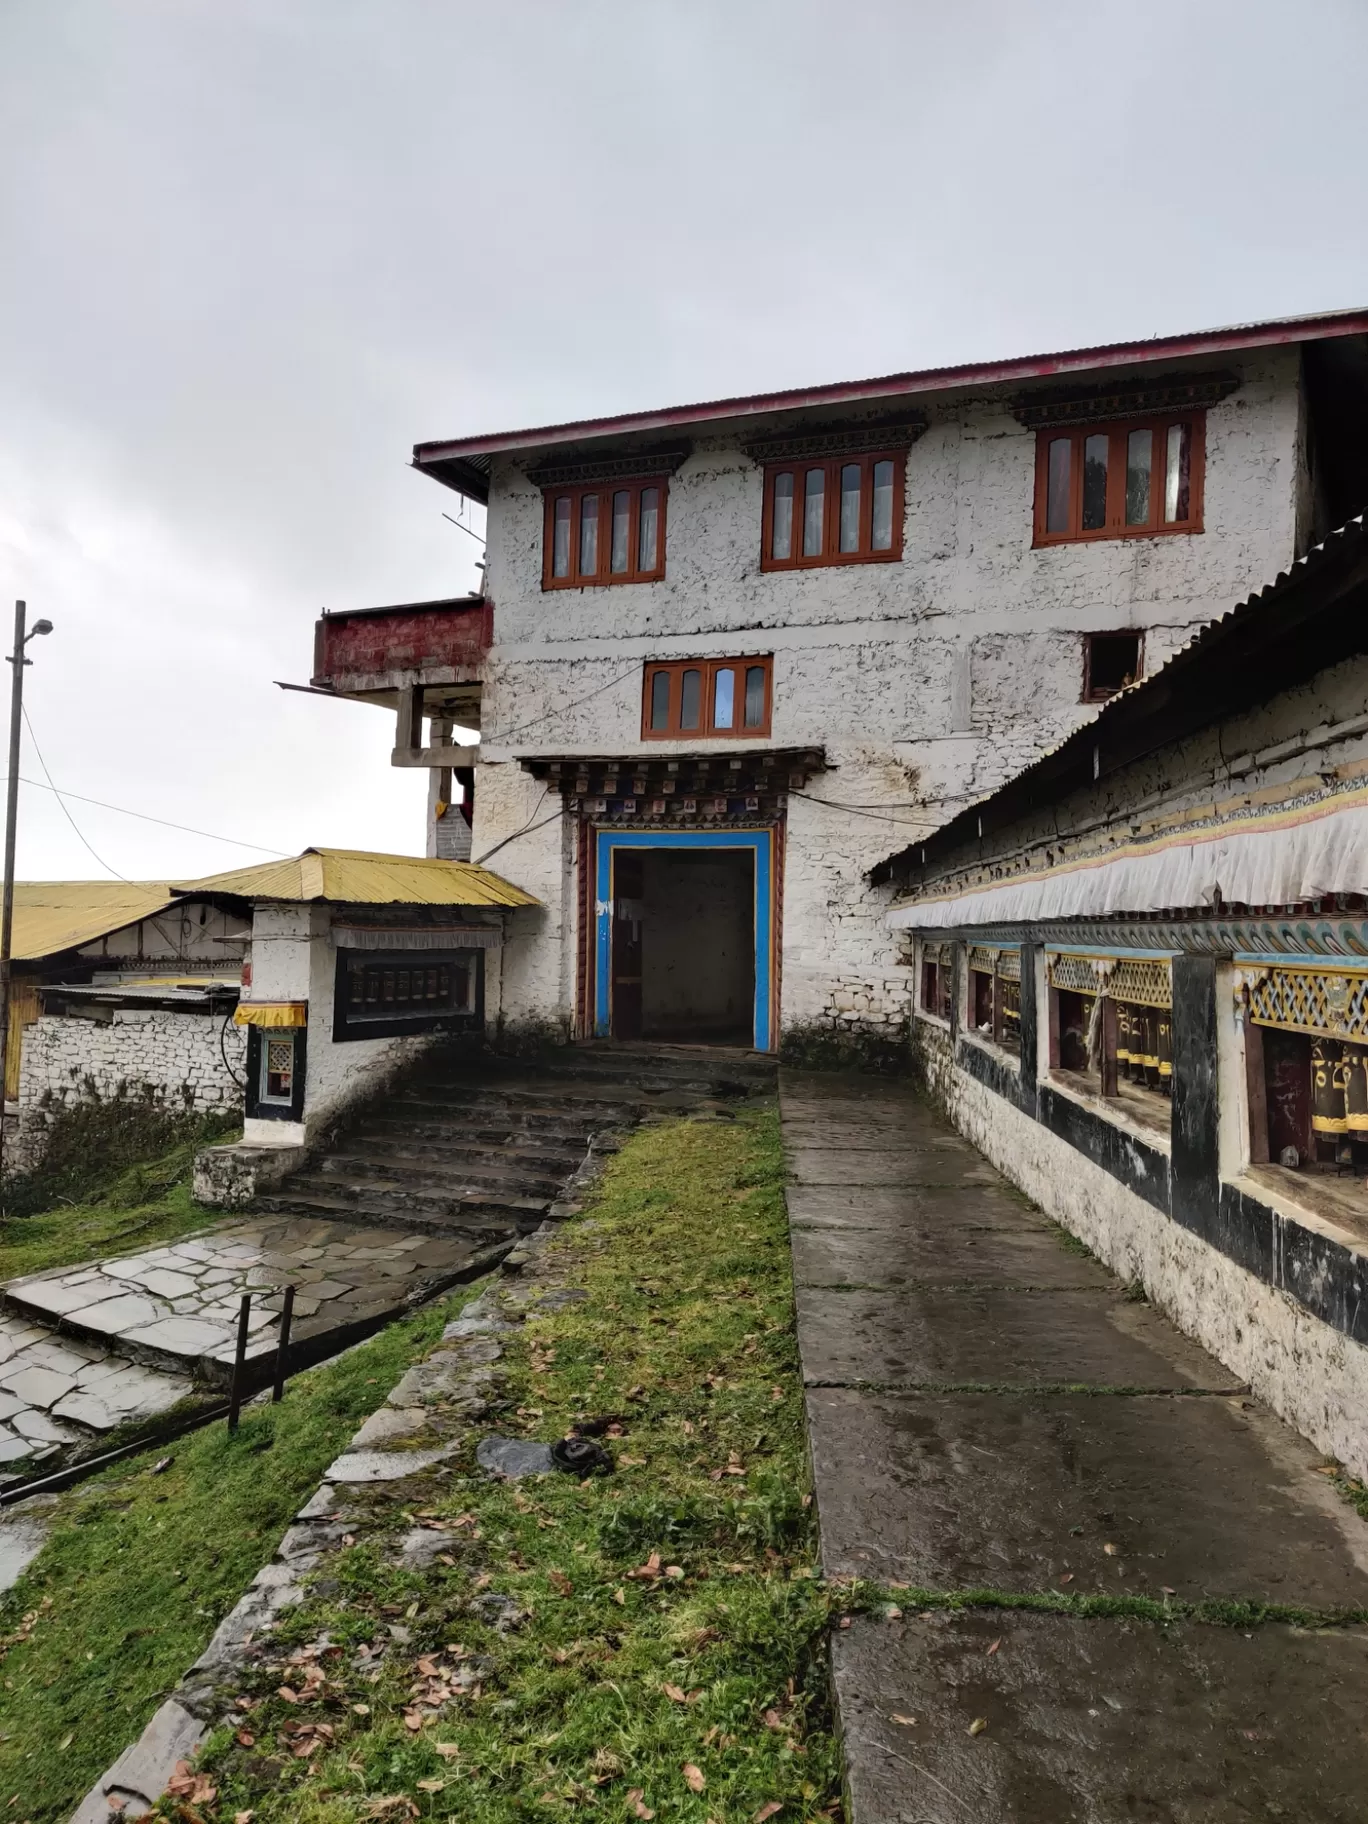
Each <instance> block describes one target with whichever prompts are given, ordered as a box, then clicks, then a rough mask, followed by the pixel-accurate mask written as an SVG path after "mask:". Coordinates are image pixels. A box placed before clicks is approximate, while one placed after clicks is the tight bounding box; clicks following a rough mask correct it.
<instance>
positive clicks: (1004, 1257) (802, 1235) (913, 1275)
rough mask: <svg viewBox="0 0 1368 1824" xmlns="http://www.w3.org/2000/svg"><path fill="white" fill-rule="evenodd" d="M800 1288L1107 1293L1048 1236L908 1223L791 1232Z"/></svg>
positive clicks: (1105, 1279) (1094, 1264)
mask: <svg viewBox="0 0 1368 1824" xmlns="http://www.w3.org/2000/svg"><path fill="white" fill-rule="evenodd" d="M791 1239H792V1244H793V1273H794V1278H795V1280H796V1282H797V1283H798V1284H799V1285H826V1286H829V1285H859V1286H900V1285H909V1284H913V1283H921V1284H934V1283H944V1284H963V1283H965V1282H968V1281H971V1280H986V1281H996V1282H998V1283H1002V1282H1007V1283H1010V1284H1012V1285H1021V1286H1050V1287H1054V1288H1060V1289H1062V1288H1066V1287H1073V1288H1076V1289H1082V1288H1087V1287H1108V1286H1112V1285H1114V1284H1115V1280H1114V1278H1113V1276H1112V1275H1111V1274H1110V1273H1109V1272H1108V1271H1107V1269H1106V1268H1105V1267H1104V1266H1102V1264H1101V1263H1100V1262H1099V1261H1096V1260H1090V1259H1089V1258H1088V1257H1087V1256H1086V1255H1083V1254H1075V1253H1073V1252H1071V1251H1070V1250H1069V1249H1066V1248H1062V1247H1060V1245H1059V1242H1058V1241H1057V1240H1056V1238H1055V1237H1054V1236H1053V1235H1052V1234H1051V1233H1050V1232H1049V1230H1048V1229H1007V1228H995V1229H967V1228H964V1227H961V1226H959V1225H956V1224H952V1223H950V1222H946V1221H939V1222H928V1221H927V1220H925V1218H911V1219H909V1220H908V1222H907V1223H906V1225H905V1226H900V1227H898V1228H895V1229H893V1230H891V1231H890V1230H887V1229H876V1230H870V1229H855V1228H845V1227H839V1228H838V1227H799V1226H797V1225H796V1224H795V1225H794V1227H793V1230H792V1237H791Z"/></svg>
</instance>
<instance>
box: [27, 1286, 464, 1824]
mask: <svg viewBox="0 0 1368 1824" xmlns="http://www.w3.org/2000/svg"><path fill="white" fill-rule="evenodd" d="M444 1315H445V1307H443V1308H442V1309H434V1310H432V1311H430V1312H425V1313H423V1314H422V1315H420V1316H418V1317H416V1318H413V1319H410V1320H407V1321H405V1322H404V1323H401V1324H397V1325H395V1326H394V1327H393V1328H392V1329H390V1330H387V1331H385V1332H383V1333H382V1334H381V1335H379V1336H377V1337H374V1338H373V1339H372V1340H371V1341H370V1342H368V1343H367V1344H365V1345H364V1347H362V1348H361V1349H358V1350H356V1351H355V1352H353V1353H352V1354H350V1355H347V1356H343V1357H342V1358H340V1359H339V1360H338V1361H336V1362H333V1363H331V1364H329V1365H327V1366H325V1367H320V1368H316V1369H313V1370H311V1371H310V1372H308V1373H307V1374H303V1375H300V1376H299V1377H298V1379H296V1380H294V1381H292V1382H291V1383H290V1386H289V1389H288V1391H287V1393H286V1397H285V1399H284V1400H283V1401H282V1403H281V1404H280V1405H279V1406H274V1407H272V1406H266V1407H250V1408H248V1410H247V1411H246V1412H245V1413H244V1415H243V1419H242V1425H241V1429H240V1430H239V1431H238V1433H237V1435H236V1437H230V1436H229V1435H228V1431H227V1427H226V1426H225V1425H223V1424H221V1423H220V1424H215V1425H213V1426H211V1427H209V1428H207V1429H206V1430H204V1431H200V1432H195V1433H193V1434H192V1435H190V1436H188V1437H185V1438H181V1439H179V1440H178V1441H176V1442H175V1443H173V1444H171V1445H169V1446H165V1447H163V1448H162V1449H154V1450H150V1451H148V1452H147V1453H146V1454H145V1455H143V1456H141V1457H138V1458H135V1459H133V1460H132V1462H131V1463H130V1464H128V1465H120V1466H119V1467H118V1468H116V1469H113V1470H110V1471H107V1472H106V1473H105V1475H103V1476H101V1477H99V1478H98V1479H96V1480H93V1481H91V1482H88V1483H85V1484H83V1485H82V1486H81V1487H79V1488H77V1489H76V1490H73V1491H72V1493H71V1494H70V1495H68V1496H67V1497H65V1498H64V1501H63V1504H62V1507H61V1508H60V1510H59V1511H58V1516H57V1519H56V1523H55V1525H54V1529H53V1532H52V1535H51V1537H50V1538H49V1540H48V1542H47V1544H46V1546H45V1547H44V1549H43V1551H42V1552H41V1553H40V1554H39V1556H38V1558H37V1559H35V1561H34V1563H33V1564H32V1565H31V1566H30V1567H29V1570H28V1572H27V1574H26V1575H25V1576H24V1577H23V1578H22V1579H21V1580H20V1582H19V1583H18V1584H17V1585H16V1586H15V1588H14V1589H13V1590H12V1591H10V1592H9V1594H8V1595H6V1596H4V1597H0V1817H4V1818H13V1819H15V1820H16V1821H19V1820H23V1819H30V1820H31V1821H32V1824H63V1821H64V1820H65V1819H66V1818H67V1817H69V1816H70V1814H71V1811H72V1810H73V1808H74V1807H75V1805H76V1804H77V1803H78V1802H79V1800H80V1799H81V1798H82V1797H83V1796H84V1795H85V1793H86V1792H87V1791H88V1790H89V1788H90V1787H91V1786H92V1785H93V1784H94V1782H95V1780H96V1779H97V1778H98V1776H99V1775H100V1773H102V1772H103V1770H104V1769H105V1768H106V1767H107V1766H108V1765H109V1763H110V1762H111V1761H112V1760H113V1759H114V1758H115V1756H116V1755H118V1754H119V1753H121V1752H122V1750H123V1749H124V1748H125V1747H127V1745H128V1743H129V1742H131V1741H133V1740H134V1739H135V1737H137V1736H138V1735H139V1734H140V1733H141V1731H142V1729H143V1727H144V1726H145V1724H146V1723H147V1721H148V1719H149V1717H150V1716H151V1715H152V1713H153V1711H154V1710H155V1709H156V1708H157V1706H158V1704H159V1703H160V1702H161V1701H162V1699H163V1698H164V1697H165V1696H166V1695H167V1694H168V1692H169V1691H170V1690H171V1688H172V1687H173V1686H174V1685H175V1683H176V1681H177V1680H178V1679H179V1678H180V1676H181V1674H182V1673H183V1672H185V1671H186V1670H187V1668H188V1667H189V1666H190V1665H191V1663H192V1662H193V1661H194V1660H195V1659H196V1658H197V1657H198V1656H199V1654H200V1653H201V1652H202V1651H203V1649H204V1646H205V1644H206V1642H207V1641H208V1639H209V1636H210V1635H211V1634H212V1633H213V1631H214V1629H215V1627H216V1626H217V1625H218V1623H219V1621H220V1620H221V1619H222V1617H223V1616H224V1615H225V1614H226V1613H227V1612H228V1610H229V1609H230V1608H231V1607H232V1606H233V1604H234V1603H235V1602H236V1601H237V1599H238V1597H239V1596H240V1595H241V1594H242V1592H243V1590H244V1589H245V1588H246V1587H247V1585H248V1584H249V1583H250V1582H251V1580H252V1578H253V1577H254V1576H255V1575H256V1573H257V1571H258V1570H259V1569H260V1567H261V1566H262V1565H263V1564H265V1563H266V1562H267V1560H268V1559H269V1558H270V1556H271V1554H272V1552H273V1551H274V1550H275V1547H276V1544H277V1542H278V1541H279V1539H280V1536H281V1534H282V1533H283V1532H284V1530H285V1528H286V1526H287V1525H288V1524H289V1521H290V1518H291V1516H292V1515H293V1514H294V1513H295V1511H296V1510H297V1509H298V1507H299V1506H300V1504H301V1503H302V1502H303V1501H305V1500H307V1499H308V1497H309V1495H310V1494H311V1493H312V1492H313V1490H314V1488H315V1487H316V1486H317V1483H318V1480H319V1477H320V1475H321V1474H322V1472H323V1470H324V1469H325V1468H326V1467H327V1465H328V1463H329V1462H331V1460H332V1458H333V1457H334V1456H336V1455H337V1453H338V1452H339V1451H340V1450H341V1449H342V1447H343V1446H344V1445H345V1443H346V1441H347V1439H348V1438H349V1437H350V1436H351V1434H352V1432H353V1431H354V1430H355V1429H356V1427H357V1425H358V1424H359V1423H360V1421H361V1420H362V1419H363V1418H364V1417H365V1416H366V1415H367V1414H368V1413H369V1412H371V1411H373V1410H374V1408H375V1407H376V1406H377V1405H378V1404H379V1403H380V1401H381V1400H382V1399H383V1398H384V1396H385V1394H386V1393H387V1392H388V1390H389V1388H390V1387H391V1386H392V1385H393V1384H394V1382H395V1380H396V1379H397V1378H398V1377H399V1375H400V1374H401V1373H402V1372H403V1370H404V1368H405V1366H406V1365H407V1364H408V1362H409V1361H410V1360H411V1358H412V1357H413V1355H414V1354H415V1352H416V1353H422V1351H423V1350H425V1349H426V1348H427V1347H428V1346H429V1345H430V1344H431V1342H432V1341H433V1340H434V1338H435V1337H436V1336H437V1335H438V1334H439V1333H440V1328H441V1324H442V1322H443V1318H444ZM164 1455H167V1456H170V1457H171V1459H172V1461H171V1464H170V1467H169V1468H167V1469H165V1470H164V1471H162V1472H161V1473H156V1472H155V1470H154V1467H153V1466H154V1464H155V1463H156V1462H157V1461H158V1460H159V1459H160V1458H161V1457H162V1456H164Z"/></svg>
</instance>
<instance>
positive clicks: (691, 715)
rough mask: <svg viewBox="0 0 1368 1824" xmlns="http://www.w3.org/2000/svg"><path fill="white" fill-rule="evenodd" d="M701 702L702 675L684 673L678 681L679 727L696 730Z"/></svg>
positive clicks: (689, 672) (694, 672)
mask: <svg viewBox="0 0 1368 1824" xmlns="http://www.w3.org/2000/svg"><path fill="white" fill-rule="evenodd" d="M702 701H703V673H702V672H701V671H686V672H685V673H684V676H683V678H682V679H681V680H680V690H679V726H680V727H681V728H697V727H698V712H699V709H700V708H701V706H702Z"/></svg>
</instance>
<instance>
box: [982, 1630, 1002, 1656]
mask: <svg viewBox="0 0 1368 1824" xmlns="http://www.w3.org/2000/svg"><path fill="white" fill-rule="evenodd" d="M1001 1645H1002V1636H1001V1634H999V1635H998V1637H997V1639H996V1640H995V1641H994V1642H993V1644H992V1646H991V1647H989V1649H988V1651H987V1652H986V1653H985V1654H984V1656H983V1657H984V1658H985V1659H991V1658H992V1657H993V1655H994V1653H996V1652H997V1650H998V1648H999V1647H1000V1646H1001Z"/></svg>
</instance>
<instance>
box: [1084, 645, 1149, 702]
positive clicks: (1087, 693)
mask: <svg viewBox="0 0 1368 1824" xmlns="http://www.w3.org/2000/svg"><path fill="white" fill-rule="evenodd" d="M1143 666H1144V653H1143V651H1142V648H1141V641H1140V635H1139V634H1138V633H1089V634H1085V635H1084V637H1083V701H1084V702H1085V703H1104V702H1105V701H1106V700H1107V698H1108V697H1114V696H1115V695H1116V693H1117V691H1118V690H1124V689H1125V687H1126V685H1127V684H1133V683H1134V682H1135V680H1136V679H1137V678H1138V677H1139V676H1140V675H1141V672H1142V670H1143Z"/></svg>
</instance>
